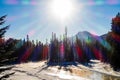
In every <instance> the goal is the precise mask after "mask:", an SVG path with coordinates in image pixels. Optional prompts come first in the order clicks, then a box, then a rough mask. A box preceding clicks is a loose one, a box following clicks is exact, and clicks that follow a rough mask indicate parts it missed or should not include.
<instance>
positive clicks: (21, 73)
mask: <svg viewBox="0 0 120 80" xmlns="http://www.w3.org/2000/svg"><path fill="white" fill-rule="evenodd" d="M92 62H93V63H92V64H90V65H91V67H86V66H83V65H81V64H78V65H68V66H48V65H46V63H45V61H41V62H35V63H33V62H29V63H22V64H17V65H12V66H13V68H11V69H10V70H6V71H4V72H2V73H0V77H2V76H3V75H5V74H9V73H13V74H12V75H10V76H9V77H7V78H6V79H3V78H2V80H120V72H115V71H113V69H112V68H111V67H110V66H109V65H108V64H105V63H101V62H100V61H98V60H92Z"/></svg>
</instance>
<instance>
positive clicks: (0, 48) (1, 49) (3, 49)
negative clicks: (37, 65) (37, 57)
mask: <svg viewBox="0 0 120 80" xmlns="http://www.w3.org/2000/svg"><path fill="white" fill-rule="evenodd" d="M6 16H7V15H4V16H2V17H0V26H2V25H3V24H4V23H5V18H6ZM8 28H9V25H8V26H5V27H2V28H0V63H2V62H4V61H6V60H7V59H6V57H7V55H9V53H8V51H7V50H8V47H9V44H5V41H3V42H1V40H4V39H3V37H4V35H5V33H6V31H7V30H8ZM11 47H12V46H11Z"/></svg>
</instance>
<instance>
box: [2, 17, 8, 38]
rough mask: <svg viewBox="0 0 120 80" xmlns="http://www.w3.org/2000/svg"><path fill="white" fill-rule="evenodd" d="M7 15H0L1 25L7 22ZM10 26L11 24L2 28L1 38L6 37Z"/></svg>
mask: <svg viewBox="0 0 120 80" xmlns="http://www.w3.org/2000/svg"><path fill="white" fill-rule="evenodd" d="M6 16H7V15H4V16H2V17H0V26H1V25H3V24H4V23H5V18H6ZM8 28H9V25H8V26H6V27H3V28H1V29H0V38H2V37H4V34H5V33H6V30H7V29H8Z"/></svg>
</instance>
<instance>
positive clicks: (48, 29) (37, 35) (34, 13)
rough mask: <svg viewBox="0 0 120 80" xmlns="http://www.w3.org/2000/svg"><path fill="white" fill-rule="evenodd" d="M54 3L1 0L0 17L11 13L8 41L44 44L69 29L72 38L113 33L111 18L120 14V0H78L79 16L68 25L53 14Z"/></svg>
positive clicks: (42, 0) (7, 34) (35, 0)
mask: <svg viewBox="0 0 120 80" xmlns="http://www.w3.org/2000/svg"><path fill="white" fill-rule="evenodd" d="M49 2H50V0H0V16H2V15H5V14H7V18H6V24H5V25H7V24H10V25H11V26H10V28H9V30H8V31H7V33H6V35H5V37H6V38H9V37H11V38H16V39H20V38H22V39H23V38H25V37H26V35H27V34H29V36H30V39H34V40H36V39H39V40H40V41H42V42H44V41H45V40H46V38H47V39H50V38H51V34H52V32H54V33H56V34H57V36H58V37H59V36H60V35H62V34H64V28H65V26H67V28H68V36H72V35H75V34H77V33H78V32H79V31H89V32H91V33H94V34H97V35H102V34H105V33H107V32H108V31H110V29H111V19H112V18H113V17H115V16H116V14H117V13H118V12H120V0H76V5H77V6H80V5H83V6H82V8H81V7H76V10H77V11H76V14H75V15H74V17H70V18H69V20H65V21H63V22H65V23H64V24H63V23H62V22H61V21H59V20H54V19H53V18H52V17H51V15H49V14H50V13H49V7H48V4H49Z"/></svg>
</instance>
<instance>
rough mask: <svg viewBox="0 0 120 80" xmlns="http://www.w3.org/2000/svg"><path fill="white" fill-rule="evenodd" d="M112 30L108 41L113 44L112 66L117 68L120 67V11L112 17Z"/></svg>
mask: <svg viewBox="0 0 120 80" xmlns="http://www.w3.org/2000/svg"><path fill="white" fill-rule="evenodd" d="M111 27H112V29H111V30H112V31H111V32H110V33H108V36H107V41H108V42H109V43H110V44H111V46H112V50H111V53H110V54H109V56H108V57H109V61H110V64H111V66H112V67H113V68H114V69H115V70H117V69H120V65H119V64H120V50H119V49H120V13H118V14H117V15H116V17H115V18H113V19H112V25H111Z"/></svg>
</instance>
